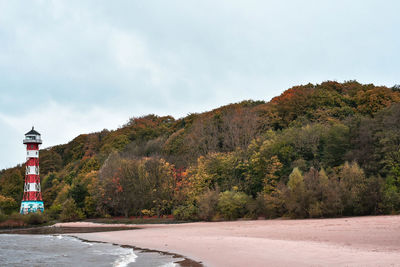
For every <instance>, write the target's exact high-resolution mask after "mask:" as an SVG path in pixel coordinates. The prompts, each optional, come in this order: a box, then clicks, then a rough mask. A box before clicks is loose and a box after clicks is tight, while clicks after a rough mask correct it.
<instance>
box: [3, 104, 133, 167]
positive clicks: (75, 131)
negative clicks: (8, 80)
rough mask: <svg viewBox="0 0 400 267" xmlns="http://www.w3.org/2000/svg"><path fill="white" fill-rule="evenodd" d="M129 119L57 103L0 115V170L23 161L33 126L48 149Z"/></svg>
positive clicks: (103, 110)
mask: <svg viewBox="0 0 400 267" xmlns="http://www.w3.org/2000/svg"><path fill="white" fill-rule="evenodd" d="M128 118H129V116H128V114H124V113H122V112H119V111H116V110H111V109H106V108H102V107H92V108H88V109H83V110H82V109H79V108H75V107H73V106H65V105H60V104H58V103H56V102H49V103H43V104H41V105H38V106H35V105H32V109H31V110H30V111H29V112H27V113H23V114H18V115H7V114H4V113H0V125H1V126H2V127H1V128H3V129H6V131H3V132H2V133H1V137H2V138H1V141H0V146H2V147H3V149H4V146H6V149H5V150H2V153H0V168H2V167H10V166H13V165H15V164H17V163H22V162H23V161H24V155H25V154H24V149H25V148H24V146H23V145H22V140H23V138H24V134H25V133H26V132H28V131H29V130H30V129H31V127H32V126H35V129H36V130H37V131H39V132H40V133H41V135H42V139H43V145H42V147H43V148H45V147H50V146H53V145H58V144H62V143H66V142H68V141H71V140H72V139H73V138H75V137H76V136H78V135H79V134H83V133H91V132H94V131H101V130H102V129H105V128H108V129H116V128H118V127H119V126H122V125H123V124H124V123H125V122H127V120H128Z"/></svg>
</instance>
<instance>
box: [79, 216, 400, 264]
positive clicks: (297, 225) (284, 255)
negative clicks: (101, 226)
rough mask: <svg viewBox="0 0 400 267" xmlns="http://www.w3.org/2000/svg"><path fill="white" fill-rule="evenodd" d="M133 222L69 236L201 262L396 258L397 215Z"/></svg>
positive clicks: (399, 255) (399, 239)
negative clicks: (124, 226) (131, 227)
mask: <svg viewBox="0 0 400 267" xmlns="http://www.w3.org/2000/svg"><path fill="white" fill-rule="evenodd" d="M81 225H82V226H83V225H84V223H81ZM138 227H139V229H137V230H134V231H133V230H124V231H116V232H97V233H87V234H77V235H75V236H76V237H79V238H83V239H85V240H90V241H102V242H108V243H113V244H119V245H128V246H133V247H139V248H149V249H151V250H153V249H154V250H158V251H167V252H170V253H177V254H179V255H185V256H187V257H188V258H190V259H193V260H194V261H197V262H202V263H203V264H204V265H205V266H246V265H247V266H266V265H267V266H399V262H400V216H368V217H350V218H335V219H305V220H256V221H232V222H197V223H188V224H177V225H162V224H159V225H138Z"/></svg>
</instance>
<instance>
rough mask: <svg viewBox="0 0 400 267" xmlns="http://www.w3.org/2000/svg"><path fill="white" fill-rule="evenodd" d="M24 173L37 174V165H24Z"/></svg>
mask: <svg viewBox="0 0 400 267" xmlns="http://www.w3.org/2000/svg"><path fill="white" fill-rule="evenodd" d="M26 174H31V175H32V174H34V175H38V174H39V167H37V166H26Z"/></svg>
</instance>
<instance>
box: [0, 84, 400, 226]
mask: <svg viewBox="0 0 400 267" xmlns="http://www.w3.org/2000/svg"><path fill="white" fill-rule="evenodd" d="M399 102H400V92H399V90H398V87H396V86H395V87H393V88H388V87H384V86H374V85H372V84H360V83H358V82H356V81H348V82H344V83H338V82H333V81H327V82H323V83H321V84H316V85H313V84H307V85H301V86H295V87H292V88H290V89H288V90H286V91H285V92H284V93H282V94H281V95H280V96H277V97H275V98H273V99H272V100H271V101H270V102H264V101H250V100H249V101H243V102H240V103H236V104H230V105H226V106H223V107H220V108H218V109H215V110H212V111H209V112H205V113H201V114H189V115H188V116H186V117H184V118H180V119H174V118H173V117H171V116H164V117H160V116H156V115H148V116H143V117H139V118H131V119H130V120H129V121H128V122H127V123H126V124H125V125H123V126H122V127H120V128H119V129H117V130H113V131H109V130H103V131H101V132H97V133H90V134H82V135H79V136H78V137H76V138H75V139H74V140H72V141H71V142H69V143H68V144H64V145H58V146H54V147H51V148H48V149H44V150H41V152H40V153H41V154H40V155H41V158H40V159H41V178H42V192H43V198H44V202H45V206H46V212H47V213H48V214H49V216H50V217H51V218H61V219H62V220H76V219H82V218H84V217H89V218H94V217H108V216H126V217H129V216H139V217H140V216H146V217H148V216H167V215H170V214H174V215H175V217H176V218H177V219H182V220H199V219H201V220H219V219H236V218H239V217H248V218H256V217H259V216H262V217H266V218H273V217H279V216H289V217H294V218H299V217H301V218H307V217H334V216H348V215H367V214H390V213H398V212H400V167H399V166H400V121H399V118H400V103H399ZM23 177H24V165H19V166H16V167H14V168H11V169H6V170H2V171H1V172H0V211H1V213H11V212H12V211H13V210H14V211H17V210H18V205H19V202H20V200H21V197H22V190H23Z"/></svg>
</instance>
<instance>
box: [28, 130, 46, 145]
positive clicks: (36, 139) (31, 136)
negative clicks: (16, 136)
mask: <svg viewBox="0 0 400 267" xmlns="http://www.w3.org/2000/svg"><path fill="white" fill-rule="evenodd" d="M31 143H36V144H41V143H42V140H41V138H40V133H38V132H37V131H35V129H34V127H32V130H30V131H29V132H27V133H26V134H25V139H24V144H31Z"/></svg>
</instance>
